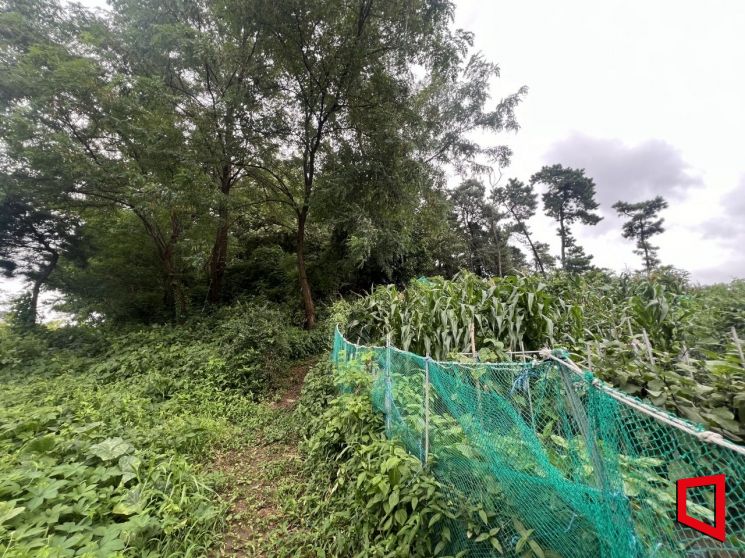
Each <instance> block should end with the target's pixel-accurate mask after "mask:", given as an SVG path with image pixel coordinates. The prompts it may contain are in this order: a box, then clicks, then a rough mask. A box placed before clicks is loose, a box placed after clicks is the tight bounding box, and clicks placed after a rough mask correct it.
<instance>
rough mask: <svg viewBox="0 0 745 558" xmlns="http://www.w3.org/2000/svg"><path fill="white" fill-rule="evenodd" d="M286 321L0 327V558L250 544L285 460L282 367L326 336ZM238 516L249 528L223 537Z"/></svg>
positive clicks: (288, 434)
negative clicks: (251, 532) (21, 331)
mask: <svg viewBox="0 0 745 558" xmlns="http://www.w3.org/2000/svg"><path fill="white" fill-rule="evenodd" d="M286 323H287V319H286V317H285V316H284V315H283V314H282V313H281V312H280V311H277V310H275V309H272V308H267V307H260V306H252V305H246V306H243V307H238V308H234V309H233V310H230V311H226V313H225V315H222V316H219V317H215V318H214V319H209V320H202V321H199V322H194V323H190V324H186V325H183V326H168V327H153V328H146V329H138V330H132V331H119V332H114V331H104V330H103V329H86V328H75V327H68V328H61V329H58V330H40V331H37V332H35V333H31V332H25V333H24V334H23V335H19V334H17V333H15V332H12V331H11V330H9V329H8V328H4V329H2V330H1V331H0V361H1V363H2V370H1V371H0V384H2V388H3V389H2V390H1V391H0V555H2V556H4V557H21V556H23V557H26V556H40V557H58V556H59V557H63V556H86V557H98V556H100V557H111V556H148V557H155V556H204V555H207V554H208V553H210V552H211V553H214V554H216V555H219V554H220V553H222V552H225V553H226V554H232V553H234V551H239V552H243V554H238V555H245V556H250V555H257V551H255V550H256V548H258V546H256V545H259V544H263V543H261V542H260V541H261V538H262V536H263V532H264V531H269V530H270V527H272V523H271V521H269V520H267V523H266V524H264V525H262V523H261V521H256V518H257V517H263V516H262V512H261V505H262V504H261V502H262V497H261V495H262V494H267V495H268V496H267V498H268V499H269V500H271V498H274V497H275V496H274V491H273V488H274V485H272V483H273V482H274V480H276V479H277V478H279V477H286V476H287V475H286V473H288V472H289V470H290V468H291V467H292V463H293V460H294V459H295V458H294V457H293V449H292V448H293V447H294V445H295V440H296V437H295V436H294V434H293V433H294V432H295V427H294V422H293V415H292V412H291V407H292V405H293V402H294V399H296V398H297V391H298V389H299V388H298V381H299V380H293V381H290V382H289V385H285V383H286V382H287V380H285V378H288V377H290V378H292V377H295V378H297V377H301V376H302V374H301V372H302V371H304V370H305V369H306V368H307V365H308V364H307V362H304V363H301V365H300V366H299V370H300V371H301V372H297V369H298V367H293V366H291V365H290V363H291V361H292V360H294V359H298V358H307V355H309V354H310V353H313V352H316V351H317V350H318V347H319V346H318V345H317V344H314V343H316V342H317V340H319V339H322V338H323V337H325V336H326V334H325V332H324V333H323V334H318V335H317V336H315V337H314V336H313V335H310V334H306V333H303V332H301V331H300V330H293V329H292V328H289V327H287V326H286ZM280 394H281V395H280ZM242 474H243V479H241V475H242ZM257 483H258V484H261V485H263V486H260V487H258V490H257ZM246 486H249V487H251V490H250V492H251V494H252V495H253V496H252V497H251V498H249V494H248V493H245V494H243V499H242V501H243V503H244V504H245V503H250V506H246V507H244V508H243V510H241V509H240V505H241V503H240V502H241V490H243V488H245V487H246ZM236 502H237V504H236ZM268 505H271V504H268ZM264 515H266V517H267V518H268V517H269V515H271V514H264ZM240 525H251V526H252V528H254V529H255V530H256V531H257V533H254V535H255V536H254V535H251V536H243V535H241V536H239V537H238V539H239V541H240V544H234V543H233V542H231V536H232V534H233V533H236V532H239V531H240ZM226 529H227V532H228V533H229V535H228V538H227V539H226V543H225V544H224V545H223V543H222V540H223V533H224V532H225V531H226ZM259 531H261V532H259ZM252 544H253V545H254V546H255V548H253V549H252V548H251V547H250V545H252ZM223 546H224V548H223ZM258 555H261V554H258Z"/></svg>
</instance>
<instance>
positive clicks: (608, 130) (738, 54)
mask: <svg viewBox="0 0 745 558" xmlns="http://www.w3.org/2000/svg"><path fill="white" fill-rule="evenodd" d="M456 25H457V26H458V27H462V28H464V29H468V30H470V31H473V32H474V33H475V41H476V45H475V46H476V48H477V49H479V50H481V51H482V52H483V53H484V54H485V55H486V56H487V57H488V58H489V59H491V60H492V61H495V62H497V63H498V64H499V66H500V68H501V71H502V78H501V79H499V80H498V81H497V82H496V83H495V87H494V95H495V96H503V95H505V94H507V93H509V92H512V91H514V90H516V89H517V88H518V87H519V86H521V85H527V86H528V87H529V89H530V90H529V92H528V95H527V96H526V97H525V100H524V102H523V103H522V105H521V106H520V107H519V109H518V119H519V122H520V125H521V130H520V131H519V132H518V133H517V135H515V136H508V137H507V138H506V142H507V143H508V144H509V145H510V146H511V147H512V148H513V150H514V152H515V154H514V157H513V160H512V165H511V166H510V167H509V168H508V169H506V171H505V173H504V179H507V178H510V177H515V178H520V179H522V180H527V179H528V178H529V177H530V175H531V174H533V173H534V172H535V171H536V170H538V169H539V168H540V167H541V166H543V165H544V164H553V163H561V164H564V165H569V166H576V167H581V168H585V169H586V171H587V174H588V175H590V176H592V177H593V178H594V179H595V182H596V184H597V189H598V201H599V202H600V203H601V210H602V213H603V215H605V220H604V221H602V222H601V224H600V225H598V226H597V227H583V228H579V227H578V229H577V235H576V236H577V237H578V238H579V240H580V242H581V243H582V244H583V245H584V246H585V248H586V249H587V250H588V251H589V252H590V253H592V254H593V255H594V256H595V263H596V264H597V265H600V266H604V267H609V268H612V269H616V270H618V271H622V270H624V269H637V268H639V267H640V261H639V258H638V257H637V256H635V255H634V254H633V253H632V250H633V243H632V242H631V241H627V240H624V239H623V238H621V234H620V222H619V221H618V219H617V218H616V217H615V216H614V212H613V210H612V209H611V208H610V205H611V204H613V203H614V202H615V201H617V200H619V199H622V200H624V201H631V202H634V201H640V200H643V199H648V198H650V197H653V196H655V195H658V194H659V195H662V196H664V197H665V198H667V199H668V201H669V203H670V208H669V209H668V210H666V211H665V212H664V213H663V216H664V217H665V219H666V226H667V232H665V233H664V234H663V235H661V236H660V237H658V239H657V244H659V246H660V258H661V259H662V261H663V263H666V264H672V265H675V266H678V267H681V268H684V269H687V270H689V271H690V272H691V273H692V276H693V279H694V280H696V281H700V282H704V283H709V282H714V281H724V280H728V279H730V278H732V277H736V276H739V277H745V256H743V247H745V2H742V1H739V0H707V1H705V2H702V1H700V0H695V1H694V0H675V1H673V0H654V1H650V0H645V1H641V0H625V1H622V2H621V1H615V0H603V1H601V2H599V1H597V0H563V1H561V2H556V1H549V0H520V1H519V2H517V1H513V2H483V1H476V0H460V1H459V2H458V10H457V12H456ZM533 227H534V230H535V233H536V235H537V236H540V237H541V240H548V239H549V238H551V239H552V245H553V246H554V247H555V251H558V242H557V241H556V240H555V230H554V229H555V226H554V225H553V224H551V223H550V222H549V221H548V220H546V219H545V218H541V219H538V218H537V219H536V220H535V223H534V225H533Z"/></svg>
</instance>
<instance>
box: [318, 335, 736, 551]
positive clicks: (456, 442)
mask: <svg viewBox="0 0 745 558" xmlns="http://www.w3.org/2000/svg"><path fill="white" fill-rule="evenodd" d="M332 359H333V361H334V362H335V363H336V364H337V365H339V364H340V363H350V365H354V364H357V365H359V366H364V367H365V369H366V370H367V371H369V373H370V374H373V375H374V378H375V379H374V383H373V386H374V387H373V393H372V394H371V396H372V401H373V405H374V406H375V408H376V409H377V410H378V411H380V412H381V413H383V414H384V415H385V424H386V433H387V435H388V436H389V437H390V438H396V439H398V440H400V441H401V442H402V443H403V444H404V445H405V446H406V448H407V449H408V451H409V452H411V453H412V454H414V455H416V456H418V457H419V458H420V459H421V460H422V462H423V463H425V464H426V465H427V466H428V467H429V468H430V470H431V471H432V473H433V474H434V475H435V476H436V477H437V479H438V480H439V481H440V482H441V483H442V484H443V485H444V486H445V487H446V488H447V490H449V491H452V492H453V494H456V495H457V496H458V498H460V499H465V500H466V501H469V502H473V503H475V504H481V505H483V506H484V509H486V510H490V511H491V512H493V513H494V514H495V517H497V518H518V519H519V522H520V525H523V526H524V527H525V528H526V529H532V530H534V531H533V532H532V538H533V539H534V540H535V541H536V542H537V543H538V546H539V547H540V548H539V550H541V551H542V552H543V553H544V555H545V556H546V557H547V558H548V557H556V556H561V557H564V558H574V557H578V558H584V557H587V558H590V557H596V556H601V557H613V558H617V557H618V558H620V557H630V556H633V557H636V556H644V557H672V556H698V557H717V558H718V557H735V556H739V557H743V556H745V453H743V448H742V447H741V446H736V445H734V444H732V443H729V442H726V441H724V440H723V439H722V438H721V437H719V436H718V435H715V434H713V433H710V432H704V431H703V430H702V429H701V428H699V427H696V426H695V425H693V424H691V423H688V422H686V421H683V420H681V419H678V418H676V417H674V416H672V415H670V414H668V413H665V412H663V411H660V410H659V409H655V408H653V407H651V406H649V405H646V404H644V403H642V402H641V401H639V400H638V399H635V398H631V397H629V396H627V395H625V394H623V393H621V392H618V391H616V390H613V389H612V388H611V387H610V386H608V385H607V384H604V383H602V382H600V381H598V380H596V379H594V378H593V377H592V375H591V374H589V373H587V372H585V373H584V374H583V373H582V372H581V371H580V370H579V369H577V368H576V366H575V365H573V363H572V362H571V361H570V360H568V358H567V355H566V354H562V353H561V352H560V351H553V352H552V353H544V355H543V356H542V357H539V358H533V359H531V360H529V361H524V362H505V363H472V364H471V363H461V362H438V361H433V360H431V359H429V358H425V357H422V356H419V355H416V354H413V353H409V352H405V351H401V350H398V349H396V348H394V347H368V346H363V345H357V344H354V343H351V342H349V341H347V340H346V339H344V337H343V336H342V334H341V333H340V332H339V331H338V330H337V332H336V334H335V339H334V347H333V353H332ZM718 474H724V475H725V478H726V515H725V521H726V533H727V535H726V540H725V541H724V542H720V541H718V540H715V539H713V538H711V537H709V536H707V535H704V534H701V533H699V532H698V531H696V530H694V529H691V528H690V527H687V526H684V525H681V524H680V523H678V522H677V521H676V481H677V480H679V479H682V478H690V477H700V476H706V475H718ZM456 500H457V498H454V501H456ZM714 500H715V496H714V491H713V489H711V488H704V487H702V488H700V489H689V491H688V498H687V512H688V515H690V516H692V517H696V518H699V519H701V520H703V521H705V522H707V523H709V524H712V523H714V519H715V518H714V509H715V502H714ZM514 523H515V522H514V519H513V521H512V522H510V521H502V523H501V524H500V527H501V528H500V531H499V538H500V540H501V543H502V544H501V546H502V550H503V551H504V553H505V555H508V556H509V555H515V556H534V555H537V554H533V550H530V549H529V547H527V546H526V547H524V548H522V549H521V550H520V551H519V552H518V551H517V550H516V549H515V547H516V544H515V543H516V541H518V539H519V538H520V533H518V532H517V530H516V529H515V528H513V527H511V525H514ZM449 528H450V531H451V533H452V548H450V549H448V551H449V553H450V554H453V555H455V554H457V553H458V552H460V551H466V553H465V555H466V556H473V557H482V556H499V555H500V554H499V553H498V552H497V550H495V549H494V548H493V546H492V545H489V544H485V543H484V542H477V541H476V540H473V538H472V537H470V536H469V532H468V531H467V527H466V525H458V524H453V525H449Z"/></svg>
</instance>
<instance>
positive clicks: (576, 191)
mask: <svg viewBox="0 0 745 558" xmlns="http://www.w3.org/2000/svg"><path fill="white" fill-rule="evenodd" d="M530 183H531V184H544V185H546V186H548V190H547V191H546V193H545V194H543V205H544V210H545V212H546V215H548V216H549V217H551V218H552V219H555V220H556V221H557V222H558V223H559V228H558V230H557V233H558V235H559V238H560V239H561V267H563V268H564V269H567V264H568V261H567V260H568V256H569V254H568V252H567V251H568V249H569V248H570V247H572V246H574V251H573V252H574V253H573V256H574V257H579V256H580V254H579V247H578V246H577V243H576V241H575V240H574V239H573V238H572V233H571V229H570V225H572V224H573V223H576V222H578V223H582V224H585V225H597V224H598V223H599V222H600V220H601V219H602V217H601V216H600V215H598V214H596V213H593V211H594V210H595V209H597V208H598V203H597V202H596V201H595V182H594V181H593V180H592V178H590V177H588V176H585V171H584V169H571V168H564V167H563V166H561V165H553V166H550V167H543V168H542V169H541V170H540V171H538V172H537V173H535V174H534V175H533V176H532V177H531V179H530ZM582 257H587V256H586V255H585V254H584V251H583V252H582Z"/></svg>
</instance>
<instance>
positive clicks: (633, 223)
mask: <svg viewBox="0 0 745 558" xmlns="http://www.w3.org/2000/svg"><path fill="white" fill-rule="evenodd" d="M667 206H668V205H667V201H665V198H663V197H662V196H657V197H655V198H653V199H651V200H646V201H642V202H639V203H627V202H622V201H619V202H616V203H614V204H613V209H615V210H616V211H617V212H618V214H619V215H624V216H626V217H628V218H629V220H628V221H626V222H625V223H624V224H623V237H624V238H628V239H632V240H636V250H634V253H635V254H637V255H639V256H641V257H642V260H643V261H644V268H645V269H646V271H647V273H650V272H651V271H652V270H653V269H654V268H655V267H657V266H658V265H659V264H660V260H659V258H658V257H657V250H658V247H657V246H652V244H650V241H649V239H650V238H651V237H653V236H655V235H657V234H660V233H663V232H665V229H664V228H663V226H662V223H663V222H664V221H665V220H664V219H663V218H662V217H660V211H662V210H663V209H665V208H667Z"/></svg>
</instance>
